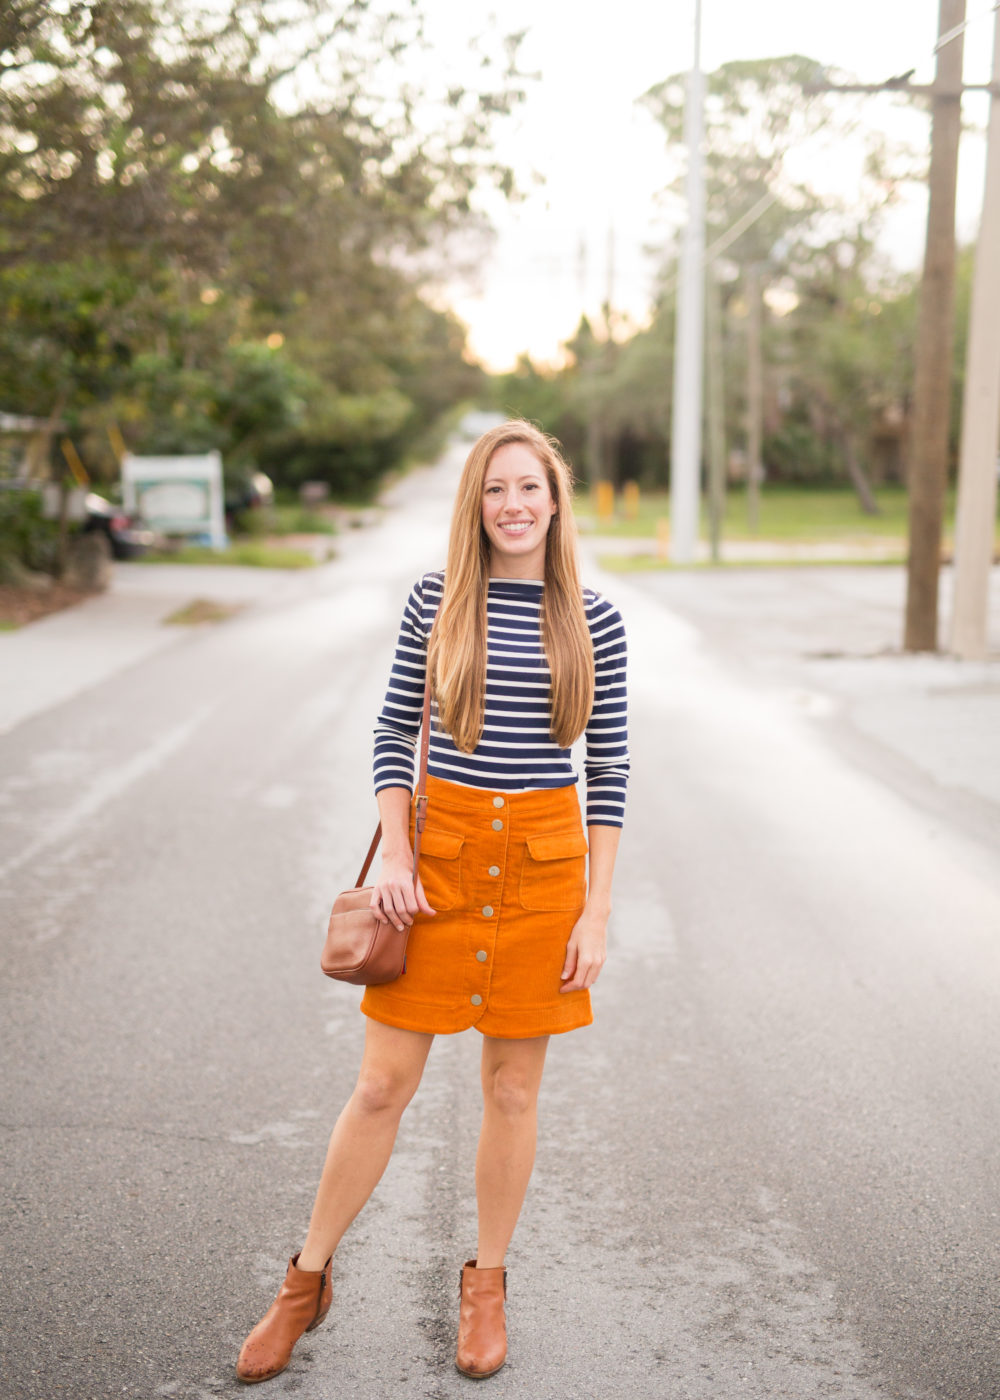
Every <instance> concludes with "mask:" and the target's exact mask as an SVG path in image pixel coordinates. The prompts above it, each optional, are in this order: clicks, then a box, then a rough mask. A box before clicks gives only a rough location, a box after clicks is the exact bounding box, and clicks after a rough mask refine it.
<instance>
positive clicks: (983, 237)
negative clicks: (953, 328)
mask: <svg viewBox="0 0 1000 1400" xmlns="http://www.w3.org/2000/svg"><path fill="white" fill-rule="evenodd" d="M993 82H994V84H996V83H998V82H1000V13H998V14H997V18H996V19H995V20H994V30H993ZM998 307H1000V94H998V92H997V91H996V89H995V88H994V92H993V97H992V98H991V100H990V123H989V130H988V132H987V137H986V184H985V187H984V189H983V212H982V217H981V219H980V223H979V238H978V239H977V240H976V270H975V273H974V274H973V281H972V307H971V311H970V316H969V349H968V358H967V361H966V367H965V402H964V405H963V409H962V449H961V456H960V459H959V467H958V509H957V511H956V516H955V592H954V597H953V599H952V614H951V650H952V651H953V652H955V653H956V655H958V656H960V657H962V658H963V659H964V660H968V661H973V660H982V659H983V658H984V657H985V656H986V651H987V619H988V616H989V590H990V565H991V564H992V562H993V536H994V522H995V520H996V509H997V506H996V502H997V445H998V437H1000V318H998V316H997V308H998Z"/></svg>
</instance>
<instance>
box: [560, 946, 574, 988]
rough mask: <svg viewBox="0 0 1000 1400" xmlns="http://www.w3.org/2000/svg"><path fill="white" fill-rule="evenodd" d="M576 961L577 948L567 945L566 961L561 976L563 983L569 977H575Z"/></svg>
mask: <svg viewBox="0 0 1000 1400" xmlns="http://www.w3.org/2000/svg"><path fill="white" fill-rule="evenodd" d="M576 961H577V951H576V947H575V945H574V944H572V943H569V944H567V945H566V961H565V962H564V963H563V970H562V972H561V973H560V974H559V976H560V978H561V980H562V981H565V980H566V978H567V977H572V976H573V973H574V972H575V971H576Z"/></svg>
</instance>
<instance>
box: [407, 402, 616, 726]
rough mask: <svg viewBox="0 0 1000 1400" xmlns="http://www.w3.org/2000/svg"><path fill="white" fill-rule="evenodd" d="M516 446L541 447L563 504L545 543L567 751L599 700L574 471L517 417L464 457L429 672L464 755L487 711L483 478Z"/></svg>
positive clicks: (547, 611) (548, 629)
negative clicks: (496, 458) (502, 452)
mask: <svg viewBox="0 0 1000 1400" xmlns="http://www.w3.org/2000/svg"><path fill="white" fill-rule="evenodd" d="M510 443H523V444H524V446H525V447H528V448H530V449H531V451H532V452H533V453H534V454H535V456H536V457H537V458H538V461H539V463H540V465H541V466H542V467H543V468H544V470H545V475H546V478H547V479H548V483H549V490H550V491H551V493H552V499H553V501H555V504H556V510H555V514H554V515H553V516H552V520H551V522H550V524H549V529H548V534H547V536H546V541H545V579H544V588H543V591H542V610H541V626H542V645H543V647H544V648H545V656H546V659H547V660H548V663H549V671H550V673H551V676H552V688H551V701H550V713H551V731H552V736H553V738H554V739H555V741H556V743H557V744H558V745H559V746H560V748H564V749H568V748H569V746H570V745H571V744H572V743H573V742H574V740H576V739H578V738H579V737H580V735H581V734H582V733H583V731H584V729H585V727H586V724H587V720H588V719H589V718H590V711H591V709H592V708H593V704H594V648H593V643H592V642H591V638H590V630H589V628H588V627H587V615H586V612H585V611H584V606H583V593H582V590H581V586H580V570H579V564H578V562H577V551H576V544H577V531H576V520H575V519H574V517H573V508H572V481H573V478H572V475H571V473H570V469H569V467H568V466H567V465H566V463H565V462H564V461H563V459H562V457H561V455H560V453H559V449H558V447H557V445H556V443H555V441H554V440H553V439H551V438H549V437H547V436H546V435H545V434H544V433H543V432H540V431H539V429H538V428H536V427H535V426H534V424H532V423H526V422H524V421H523V420H522V419H512V420H511V421H509V422H507V423H503V424H501V425H500V427H498V428H491V429H490V431H489V432H487V433H484V434H483V436H482V437H481V438H480V439H479V441H478V442H476V443H475V444H474V446H473V448H472V451H471V452H470V453H469V455H468V457H467V459H466V462H465V467H464V469H463V471H462V477H461V480H460V481H459V483H458V493H457V495H456V497H455V508H454V511H453V512H452V517H451V535H450V538H449V541H448V565H447V569H446V570H445V576H444V596H443V597H442V599H441V607H440V609H439V610H438V616H437V621H436V623H435V626H434V631H433V633H432V635H431V641H430V647H429V654H428V675H429V676H430V678H431V689H432V692H433V694H434V697H435V699H436V700H437V702H438V713H439V715H440V719H441V724H442V725H443V727H444V728H445V729H446V730H447V732H448V733H449V734H450V735H451V737H452V739H454V741H455V745H456V747H457V748H458V749H460V750H461V751H462V753H471V752H472V751H473V749H475V747H476V745H477V744H478V743H479V740H480V738H481V736H482V732H483V723H484V718H485V704H486V639H487V633H486V595H487V589H488V587H489V581H490V542H489V540H488V538H487V536H486V531H485V530H484V529H483V483H484V481H485V479H486V469H487V467H488V466H489V464H490V461H491V460H492V458H493V454H494V453H495V452H496V451H497V450H498V449H499V448H501V447H506V446H507V445H508V444H510Z"/></svg>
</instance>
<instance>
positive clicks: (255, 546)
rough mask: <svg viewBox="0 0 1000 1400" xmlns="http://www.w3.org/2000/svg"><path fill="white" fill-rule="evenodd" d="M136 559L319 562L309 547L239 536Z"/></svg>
mask: <svg viewBox="0 0 1000 1400" xmlns="http://www.w3.org/2000/svg"><path fill="white" fill-rule="evenodd" d="M137 562H141V563H144V564H243V565H246V566H249V567H250V568H254V569H311V568H313V566H314V565H315V563H316V560H315V559H314V557H313V555H312V554H311V553H310V552H309V551H308V550H306V549H291V548H289V547H288V546H286V545H273V544H267V543H265V542H264V541H263V540H236V541H235V542H234V543H232V544H230V545H229V546H228V547H227V548H226V549H210V548H209V547H208V546H207V545H199V544H186V545H181V546H180V548H178V549H164V550H150V551H149V553H148V554H144V555H142V556H141V559H140V560H138V561H137Z"/></svg>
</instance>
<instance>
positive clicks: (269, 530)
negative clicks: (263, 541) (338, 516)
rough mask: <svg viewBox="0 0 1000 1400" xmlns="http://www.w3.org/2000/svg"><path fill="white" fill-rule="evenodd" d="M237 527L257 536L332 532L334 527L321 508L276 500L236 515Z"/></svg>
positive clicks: (335, 528) (328, 533)
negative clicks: (265, 505) (269, 504)
mask: <svg viewBox="0 0 1000 1400" xmlns="http://www.w3.org/2000/svg"><path fill="white" fill-rule="evenodd" d="M238 523H239V525H240V527H241V529H244V530H246V532H247V534H249V535H251V536H257V535H335V534H336V533H337V526H336V524H335V523H334V521H333V519H332V518H331V516H330V515H329V514H328V513H326V512H325V511H323V510H311V509H310V508H309V507H308V506H303V505H299V503H298V502H297V501H296V502H278V503H276V504H275V505H273V506H268V507H266V508H264V509H262V510H247V511H244V512H243V514H242V515H241V516H240V517H239V522H238Z"/></svg>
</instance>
